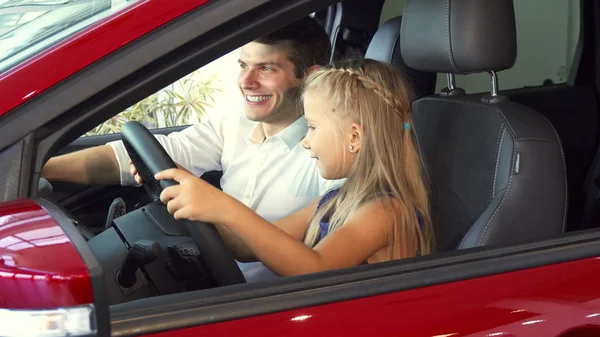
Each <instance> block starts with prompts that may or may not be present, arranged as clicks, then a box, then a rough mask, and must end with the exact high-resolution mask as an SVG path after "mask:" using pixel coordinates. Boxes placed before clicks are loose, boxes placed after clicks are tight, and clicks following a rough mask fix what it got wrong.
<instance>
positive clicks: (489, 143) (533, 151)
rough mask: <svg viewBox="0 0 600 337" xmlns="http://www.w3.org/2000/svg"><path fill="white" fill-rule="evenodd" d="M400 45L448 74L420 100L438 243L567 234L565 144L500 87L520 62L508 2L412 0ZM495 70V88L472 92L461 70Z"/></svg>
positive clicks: (418, 120)
mask: <svg viewBox="0 0 600 337" xmlns="http://www.w3.org/2000/svg"><path fill="white" fill-rule="evenodd" d="M400 41H401V51H402V56H403V59H404V61H405V62H406V64H407V65H408V66H409V67H412V68H415V69H418V70H421V71H426V72H442V73H448V74H451V76H449V77H448V78H449V80H448V83H449V87H448V88H446V89H444V90H443V91H442V92H441V93H440V94H437V95H432V96H428V97H424V98H422V99H420V100H417V101H415V102H414V104H413V123H414V127H415V132H416V135H417V139H418V141H419V145H420V149H421V153H422V156H423V160H424V163H425V167H426V169H427V174H428V178H429V185H430V190H431V200H432V215H433V222H434V229H435V235H436V243H437V250H438V251H447V250H454V249H461V248H469V247H476V246H482V245H509V244H515V243H523V242H531V241H535V240H540V239H544V238H549V237H554V236H557V235H559V234H560V233H562V232H564V229H565V219H566V212H567V203H566V201H567V186H566V185H567V182H566V174H565V173H566V172H565V171H566V169H565V163H564V156H563V152H562V146H561V142H560V140H559V138H558V136H557V134H556V131H555V130H554V128H553V126H552V125H551V124H550V122H548V120H546V118H544V117H543V116H542V115H541V114H540V113H538V112H537V111H534V110H532V109H530V108H528V107H526V106H523V105H520V104H517V103H514V102H511V101H510V100H509V99H508V98H507V97H505V96H502V95H500V94H498V92H497V90H496V89H497V84H498V82H497V77H496V71H501V70H504V69H508V68H510V67H512V66H513V64H514V62H515V60H516V51H517V42H516V27H515V17H514V8H513V2H512V1H510V0H502V1H491V0H479V1H465V0H427V1H424V0H407V2H406V5H405V9H404V14H403V23H402V31H401V40H400ZM477 72H489V73H490V75H492V76H491V80H490V84H491V88H493V89H492V92H491V93H489V94H483V95H466V94H465V93H464V90H461V89H460V88H455V87H454V85H453V79H454V77H453V74H469V73H477Z"/></svg>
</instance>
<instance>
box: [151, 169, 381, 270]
mask: <svg viewBox="0 0 600 337" xmlns="http://www.w3.org/2000/svg"><path fill="white" fill-rule="evenodd" d="M156 179H174V180H175V181H177V182H179V185H175V186H170V187H167V188H166V189H164V190H163V192H162V194H161V196H160V199H161V201H162V202H163V203H165V204H167V209H168V210H169V213H171V214H173V216H174V217H175V218H176V219H189V220H195V221H203V222H208V223H214V224H216V225H218V226H223V227H225V228H227V229H228V231H222V232H223V233H224V234H225V235H224V236H225V237H227V238H229V240H230V242H231V243H232V244H233V247H231V248H232V250H234V251H235V250H237V251H238V252H239V253H244V254H247V255H249V254H248V253H249V252H250V251H251V252H252V253H253V254H252V255H253V256H254V257H256V258H258V259H259V260H260V261H261V262H263V263H264V264H265V265H266V266H267V267H268V268H269V269H271V270H272V271H273V272H275V273H276V274H279V275H281V276H290V275H298V274H306V273H313V272H319V271H325V270H330V269H337V268H344V267H351V266H356V265H359V264H361V263H363V262H364V261H366V260H367V259H368V258H369V257H371V256H372V255H373V254H375V253H376V252H377V251H379V250H380V249H381V248H383V247H386V246H387V245H388V240H389V237H390V231H391V230H392V229H393V217H392V216H390V212H393V210H392V209H390V208H389V207H385V206H384V205H383V203H382V202H380V201H372V202H369V203H366V204H365V205H363V206H361V207H360V208H359V209H358V210H357V211H356V212H355V214H354V216H352V218H351V219H350V220H349V221H348V222H347V223H346V224H344V226H342V227H341V228H340V229H338V230H337V231H335V232H334V233H332V234H329V235H328V236H327V237H325V239H323V240H322V241H321V242H320V243H319V244H318V245H317V246H316V247H315V248H314V249H313V248H310V247H308V246H306V245H305V244H304V243H303V242H302V241H301V240H302V238H303V236H304V233H305V232H306V229H307V226H308V223H309V221H310V219H311V218H312V214H313V213H314V210H315V208H316V202H315V203H313V204H311V205H309V206H307V207H305V208H304V209H303V210H301V211H300V212H298V213H295V214H294V215H292V216H290V217H287V218H285V219H283V220H281V221H280V222H277V223H276V225H275V226H273V225H272V224H271V223H269V222H268V221H266V220H265V219H263V218H261V217H260V216H258V215H257V214H256V213H255V212H254V211H252V210H251V209H249V208H248V207H246V206H245V205H244V204H242V203H241V202H239V201H237V200H236V199H234V198H233V197H231V196H229V195H227V194H225V193H223V192H222V191H220V190H218V189H217V188H215V187H213V186H211V185H210V184H208V183H207V182H205V181H203V180H202V179H199V178H196V177H195V176H193V175H192V174H190V173H189V172H185V171H184V170H179V169H169V170H166V171H163V172H160V173H158V174H157V175H156ZM228 232H229V234H228ZM231 234H233V235H234V236H235V237H237V240H235V239H232V238H233V236H231ZM240 242H243V244H242V243H240ZM244 254H242V255H244ZM246 257H247V256H246Z"/></svg>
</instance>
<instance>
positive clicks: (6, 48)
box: [0, 0, 136, 73]
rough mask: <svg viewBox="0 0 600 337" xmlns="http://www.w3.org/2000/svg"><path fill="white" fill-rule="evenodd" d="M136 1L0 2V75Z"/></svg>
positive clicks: (50, 0)
mask: <svg viewBox="0 0 600 337" xmlns="http://www.w3.org/2000/svg"><path fill="white" fill-rule="evenodd" d="M135 2H136V0H133V1H132V0H0V73H2V72H4V71H6V70H8V69H10V68H11V67H12V66H14V65H16V64H18V63H20V62H23V61H25V60H27V59H29V58H31V57H32V56H34V55H36V54H39V53H40V52H42V51H43V50H46V49H48V48H50V47H52V46H53V45H55V44H57V43H58V42H60V41H62V40H64V39H65V38H67V37H69V36H71V35H73V34H75V33H76V32H78V31H80V30H82V29H84V28H85V27H88V26H90V25H91V24H93V23H95V22H97V21H100V20H102V19H104V18H106V17H108V16H109V15H111V14H113V13H115V12H117V11H119V10H121V9H123V8H125V7H126V6H130V5H131V4H133V3H135Z"/></svg>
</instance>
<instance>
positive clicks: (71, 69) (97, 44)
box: [0, 0, 209, 116]
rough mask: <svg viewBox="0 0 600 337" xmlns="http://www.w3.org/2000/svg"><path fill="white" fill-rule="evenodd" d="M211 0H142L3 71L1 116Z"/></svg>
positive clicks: (0, 103) (1, 76)
mask: <svg viewBox="0 0 600 337" xmlns="http://www.w3.org/2000/svg"><path fill="white" fill-rule="evenodd" d="M208 1H209V0H177V1H175V2H174V1H170V0H152V1H149V0H142V1H139V2H137V3H134V4H133V5H131V6H130V7H127V8H125V9H123V10H122V11H120V12H117V13H115V14H114V15H112V16H110V17H108V18H106V19H104V20H102V21H100V22H97V23H95V24H94V25H92V26H90V27H88V28H86V29H84V30H83V31H81V32H79V33H77V34H75V35H73V36H71V37H69V38H67V39H66V40H64V41H62V42H61V43H59V44H57V45H55V46H53V47H51V48H49V49H48V50H45V51H44V52H42V53H40V54H38V55H36V56H35V57H33V58H31V59H29V60H27V61H25V62H23V63H22V64H20V65H18V66H16V67H14V68H12V69H11V70H9V71H7V72H6V73H4V74H0V92H2V100H0V116H2V115H4V114H6V113H8V112H9V111H11V110H12V109H14V108H16V107H18V106H19V105H21V104H23V103H24V102H26V101H28V100H30V99H31V98H33V97H35V96H37V95H39V94H40V93H41V92H43V91H45V90H47V89H48V88H50V87H52V86H53V85H55V84H57V83H59V82H60V81H62V80H64V79H65V78H67V77H69V76H71V75H73V74H75V73H77V72H78V71H80V70H81V69H83V68H85V67H87V66H89V65H90V64H92V63H94V62H95V61H97V60H99V59H101V58H103V57H105V56H106V55H109V54H110V53H112V52H114V51H115V50H117V49H119V48H121V47H123V46H125V45H126V44H128V43H130V42H131V41H134V40H136V39H138V38H140V37H141V36H144V35H145V34H147V33H149V32H151V31H153V30H154V29H156V28H158V27H160V26H162V25H164V24H166V23H168V22H170V21H172V20H174V19H175V18H177V17H179V16H180V15H182V14H185V13H187V12H189V11H191V10H192V9H194V8H196V7H198V6H200V5H202V4H204V3H206V2H208ZM41 74H43V76H42V75H41Z"/></svg>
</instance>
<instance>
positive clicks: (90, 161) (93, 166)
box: [42, 145, 120, 185]
mask: <svg viewBox="0 0 600 337" xmlns="http://www.w3.org/2000/svg"><path fill="white" fill-rule="evenodd" d="M42 177H43V178H46V179H48V180H50V181H68V182H73V183H79V184H86V185H112V184H119V182H120V177H119V163H118V162H117V159H116V157H115V153H114V152H113V150H112V148H111V147H110V146H109V145H101V146H97V147H93V148H89V149H85V150H82V151H77V152H73V153H69V154H65V155H62V156H57V157H53V158H50V160H48V162H47V163H46V165H44V168H43V169H42Z"/></svg>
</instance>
